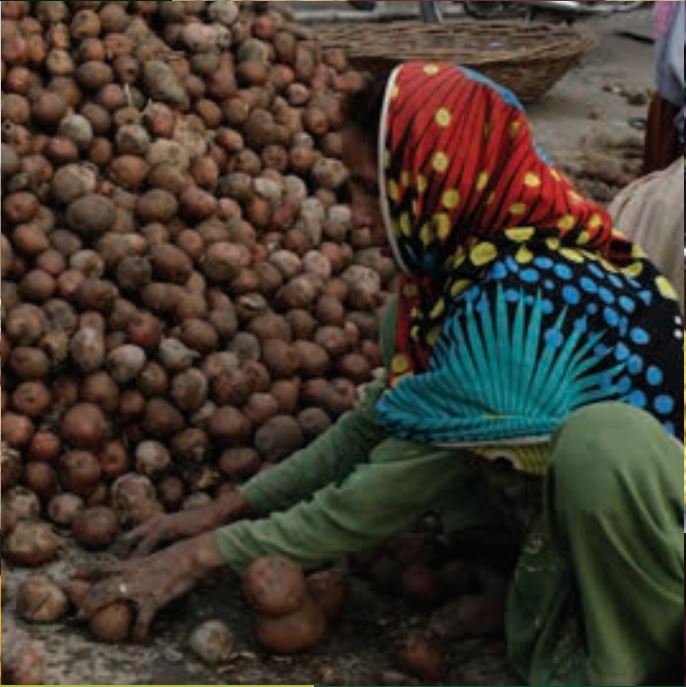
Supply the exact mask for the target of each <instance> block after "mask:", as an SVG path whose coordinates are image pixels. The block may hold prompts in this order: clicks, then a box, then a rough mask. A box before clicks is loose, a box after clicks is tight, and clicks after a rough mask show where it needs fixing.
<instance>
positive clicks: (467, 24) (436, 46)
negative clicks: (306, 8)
mask: <svg viewBox="0 0 686 687" xmlns="http://www.w3.org/2000/svg"><path fill="white" fill-rule="evenodd" d="M317 35H318V38H319V40H320V42H321V44H322V47H324V48H342V49H343V50H345V51H346V53H347V55H348V59H349V60H350V62H351V64H352V65H353V66H354V67H355V68H357V69H360V70H362V71H369V72H372V73H376V72H380V71H385V70H388V69H389V68H392V67H393V66H395V65H397V64H398V63H400V62H409V61H427V62H454V63H457V64H461V65H464V66H466V67H472V68H474V69H478V70H479V71H480V72H481V73H482V74H485V75H486V76H488V77H489V78H490V79H492V80H493V81H496V82H497V83H499V84H501V85H502V86H505V87H506V88H509V89H510V90H512V91H514V92H515V93H516V94H517V95H518V96H519V98H520V99H521V100H523V101H524V102H533V101H537V100H540V99H541V98H542V97H543V96H544V95H545V94H546V93H547V92H548V91H549V90H550V89H551V88H552V87H553V86H554V85H555V84H556V83H557V82H558V81H559V80H560V79H561V78H562V77H563V76H564V75H565V74H566V73H567V71H569V69H570V68H571V67H573V66H574V65H575V63H576V62H577V61H578V60H579V59H580V58H581V57H582V55H584V54H585V53H587V52H589V51H590V50H592V49H593V48H594V47H595V45H596V40H595V38H594V36H593V34H592V32H591V31H590V30H588V29H586V28H580V27H569V26H562V25H556V24H544V23H538V22H525V21H471V20H459V21H452V22H446V23H444V24H425V23H423V22H407V21H400V22H387V23H379V22H373V23H372V22H369V23H364V24H359V23H358V24H346V25H337V26H334V27H329V26H326V27H318V28H317Z"/></svg>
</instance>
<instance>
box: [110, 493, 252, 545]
mask: <svg viewBox="0 0 686 687" xmlns="http://www.w3.org/2000/svg"><path fill="white" fill-rule="evenodd" d="M248 512H249V506H248V502H247V501H246V500H245V498H244V497H243V496H241V494H240V493H239V492H237V491H236V492H231V493H229V494H225V495H223V496H220V497H219V498H218V499H217V500H216V501H214V502H213V503H210V504H209V505H207V506H202V507H201V508H192V509H190V510H184V511H180V512H179V513H171V514H169V515H160V516H157V517H155V518H152V519H151V520H148V521H147V522H145V523H143V524H142V525H139V526H138V527H136V528H135V529H133V530H131V532H129V533H128V534H127V535H125V536H124V537H122V539H121V541H120V542H119V544H118V545H117V553H118V554H119V556H121V557H122V558H129V557H140V556H147V555H148V554H150V553H151V552H152V551H154V550H155V549H156V548H157V547H158V546H159V545H160V544H164V543H167V542H170V541H175V540H177V539H188V538H189V537H196V536H198V535H200V534H204V533H205V532H209V531H210V530H213V529H216V528H217V527H221V526H222V525H225V524H226V523H228V522H231V521H233V520H238V519H239V518H241V517H244V516H247V515H248Z"/></svg>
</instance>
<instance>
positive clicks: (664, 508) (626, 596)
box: [548, 403, 684, 685]
mask: <svg viewBox="0 0 686 687" xmlns="http://www.w3.org/2000/svg"><path fill="white" fill-rule="evenodd" d="M552 466H553V467H552V475H551V480H550V481H549V484H548V493H549V497H550V498H549V501H548V502H549V505H550V507H551V511H552V512H551V513H550V515H551V517H552V518H553V519H554V528H555V529H556V531H557V534H558V535H559V538H560V547H561V549H562V550H563V553H564V554H566V556H568V557H569V559H570V560H571V566H572V578H573V585H574V587H575V589H576V591H577V594H578V602H579V607H580V612H581V617H582V627H583V635H584V638H585V645H586V655H587V665H586V667H587V676H588V680H589V682H590V684H598V685H617V684H621V685H629V684H638V683H640V682H641V681H642V680H644V679H645V678H646V677H648V676H649V675H651V674H655V673H659V672H661V671H663V670H664V669H665V668H666V667H668V666H670V665H672V664H673V663H674V662H675V661H677V660H678V665H681V662H682V661H681V660H680V658H679V659H677V657H679V656H680V654H681V646H682V644H681V634H682V627H683V615H684V592H683V585H684V544H683V539H682V531H681V525H682V514H683V494H682V486H683V456H682V450H680V448H679V447H678V446H677V444H676V443H675V442H674V441H673V439H671V438H670V437H668V436H667V434H665V433H664V431H663V430H662V428H661V427H660V426H659V424H658V423H657V422H655V420H654V419H653V418H652V417H650V416H649V415H648V414H646V413H643V412H641V411H638V410H635V409H634V408H631V407H629V406H626V405H622V404H615V403H607V404H599V405H596V406H591V407H589V408H586V409H584V410H582V411H580V412H578V413H576V414H575V415H574V416H573V417H572V418H570V419H569V421H568V422H567V423H565V425H564V427H562V429H561V430H560V431H559V433H558V434H557V436H556V438H555V440H554V443H553V448H552Z"/></svg>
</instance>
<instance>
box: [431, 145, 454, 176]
mask: <svg viewBox="0 0 686 687" xmlns="http://www.w3.org/2000/svg"><path fill="white" fill-rule="evenodd" d="M432 164H433V168H434V170H436V171H437V172H438V173H439V174H443V172H445V171H446V170H447V169H448V165H449V164H450V160H449V159H448V156H447V155H446V154H445V153H443V152H440V151H439V152H438V153H436V154H435V155H434V159H433V163H432Z"/></svg>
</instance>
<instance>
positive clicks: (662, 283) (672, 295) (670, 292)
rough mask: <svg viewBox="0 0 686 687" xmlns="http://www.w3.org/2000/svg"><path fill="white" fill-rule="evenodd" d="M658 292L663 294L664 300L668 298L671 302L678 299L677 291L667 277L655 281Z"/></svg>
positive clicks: (660, 277)
mask: <svg viewBox="0 0 686 687" xmlns="http://www.w3.org/2000/svg"><path fill="white" fill-rule="evenodd" d="M655 286H657V290H658V291H659V292H660V293H661V294H662V296H663V298H668V299H669V300H670V301H675V300H676V299H677V295H676V291H675V289H674V287H673V286H672V284H671V283H670V281H669V279H667V277H663V276H659V277H658V278H657V279H656V280H655Z"/></svg>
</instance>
